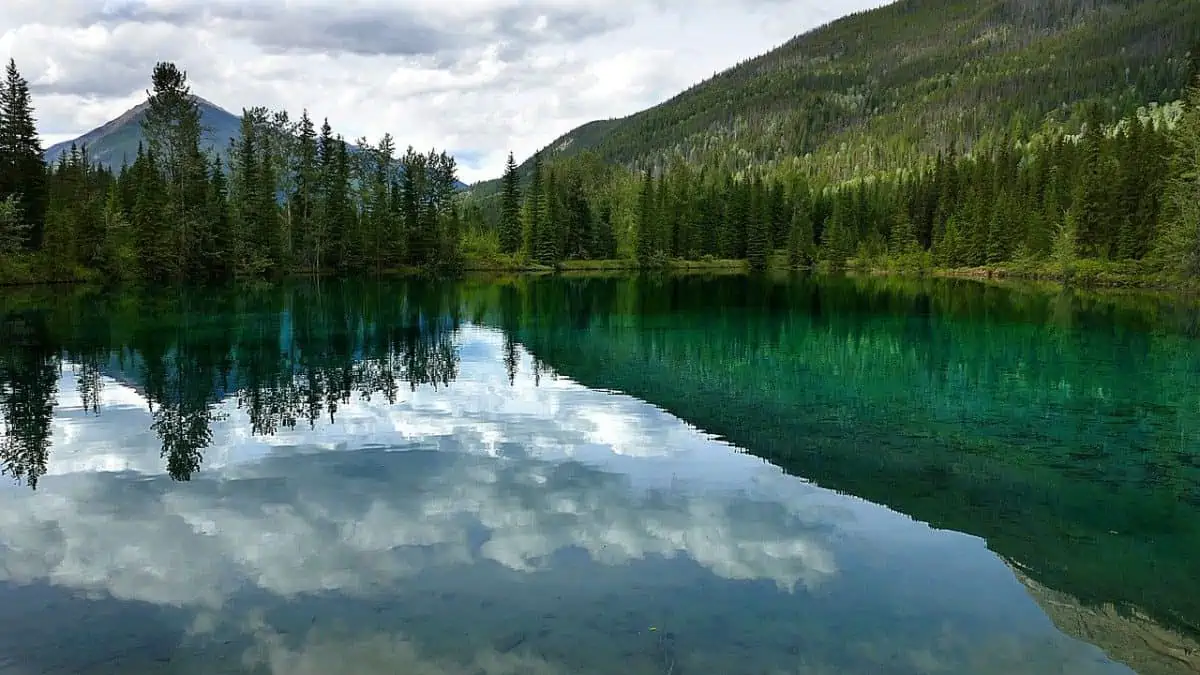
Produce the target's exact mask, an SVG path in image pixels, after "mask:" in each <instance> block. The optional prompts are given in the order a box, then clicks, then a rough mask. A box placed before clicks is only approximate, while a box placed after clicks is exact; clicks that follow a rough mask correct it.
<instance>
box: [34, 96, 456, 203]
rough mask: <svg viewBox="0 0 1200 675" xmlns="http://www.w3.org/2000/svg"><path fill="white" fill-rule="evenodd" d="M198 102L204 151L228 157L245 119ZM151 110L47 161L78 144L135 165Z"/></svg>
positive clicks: (136, 110) (142, 109)
mask: <svg viewBox="0 0 1200 675" xmlns="http://www.w3.org/2000/svg"><path fill="white" fill-rule="evenodd" d="M196 102H197V103H198V104H199V106H200V124H201V125H202V126H203V127H204V134H203V136H202V138H201V146H202V148H203V149H204V150H206V151H208V152H215V153H218V154H220V155H221V156H222V157H224V156H225V154H226V152H227V151H228V149H229V139H231V138H240V137H241V134H242V120H241V117H240V116H238V115H234V114H233V113H231V112H229V111H228V110H226V109H224V108H222V107H221V106H219V105H217V104H215V103H212V102H211V101H207V100H205V99H203V98H201V97H199V96H197V97H196ZM148 106H149V104H148V103H140V104H138V105H136V106H134V107H133V108H130V109H129V110H127V111H125V112H124V113H122V114H121V115H120V116H118V117H117V118H116V119H113V120H111V121H109V122H105V123H104V124H102V125H100V126H99V127H97V128H95V129H92V130H91V131H89V132H87V133H86V134H84V135H82V136H80V137H79V138H75V139H72V140H69V141H63V142H62V143H56V144H54V145H52V146H50V147H49V148H48V149H47V150H46V152H45V156H46V161H47V162H49V163H50V164H54V163H55V162H56V161H58V158H59V156H61V155H62V154H63V153H66V152H70V150H71V144H72V143H74V144H75V145H77V146H82V145H85V144H86V145H87V148H88V155H90V156H91V158H92V159H93V160H94V161H96V162H99V163H100V164H103V165H104V166H107V167H110V168H112V169H114V170H115V169H119V168H120V167H121V164H122V163H124V162H126V161H128V162H130V163H132V162H133V159H134V157H136V156H137V148H138V143H140V142H141V141H142V139H143V136H142V120H143V119H145V117H146V108H147V107H148ZM349 147H350V152H351V153H354V152H358V150H359V148H358V146H356V145H353V144H351V145H350V146H349ZM457 185H458V187H459V188H460V189H462V188H465V187H467V185H466V183H463V182H461V181H459V182H458V184H457Z"/></svg>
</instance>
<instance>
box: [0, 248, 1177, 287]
mask: <svg viewBox="0 0 1200 675" xmlns="http://www.w3.org/2000/svg"><path fill="white" fill-rule="evenodd" d="M1149 267H1150V264H1149V263H1145V262H1107V261H1099V260H1084V261H1080V262H1079V263H1077V265H1076V266H1075V268H1074V269H1073V270H1072V271H1071V273H1070V274H1064V273H1063V271H1062V269H1061V267H1060V266H1059V265H1057V264H1053V263H1028V264H999V265H989V266H982V267H961V268H948V267H922V268H912V267H895V266H888V265H886V264H884V265H859V264H857V263H856V262H855V261H848V264H847V265H846V267H845V268H843V269H842V270H833V269H831V268H829V267H828V266H827V265H825V264H822V263H817V264H815V265H811V266H805V267H795V268H794V267H790V266H788V265H787V264H786V259H785V258H784V256H782V255H775V256H772V260H771V261H770V263H769V264H768V266H767V268H766V270H764V272H763V273H764V274H780V273H785V274H787V273H808V274H813V273H815V274H848V275H863V274H865V275H869V276H879V277H888V276H891V277H899V278H910V279H967V280H975V281H980V282H1031V283H1045V284H1052V285H1057V286H1062V287H1070V288H1079V289H1089V290H1122V289H1125V290H1147V291H1166V292H1172V293H1181V294H1193V293H1200V280H1187V279H1182V278H1179V277H1177V276H1173V275H1170V274H1167V273H1165V272H1163V271H1162V270H1161V269H1157V270H1151V269H1148V268H1149ZM643 272H649V273H656V272H657V273H666V274H689V273H695V274H752V273H753V272H752V270H751V269H750V265H749V263H748V261H746V260H745V259H710V260H669V261H666V262H665V263H663V264H655V265H642V264H640V263H638V262H637V261H636V260H632V259H625V258H617V259H609V260H566V261H562V262H560V263H558V264H556V265H553V266H549V265H542V264H538V263H529V262H511V263H510V262H498V261H480V260H476V261H467V262H465V263H464V264H463V266H462V268H461V269H460V270H459V273H458V275H459V276H463V277H476V278H477V277H480V276H489V275H494V276H575V275H591V274H604V273H612V274H618V275H620V274H639V273H643ZM425 275H427V272H425V271H424V270H421V269H418V268H413V267H398V268H391V269H387V270H383V271H381V272H379V273H377V274H371V273H365V274H350V275H338V274H335V273H333V272H319V273H314V272H311V271H308V272H294V273H291V274H287V275H283V276H280V277H278V278H273V279H271V278H268V279H241V280H239V279H229V280H226V281H225V282H218V283H227V282H244V283H257V282H265V283H278V282H281V281H289V280H301V279H313V278H338V277H340V276H347V277H364V276H365V277H370V276H378V277H380V278H414V277H421V276H425ZM449 276H450V277H451V278H453V277H454V276H456V275H449ZM101 277H102V274H101V273H99V272H94V273H93V272H92V271H90V270H89V271H87V272H86V273H84V274H80V275H78V276H76V277H74V278H69V279H29V280H20V281H17V280H11V279H2V280H0V289H9V288H11V289H17V288H32V287H46V288H53V287H58V286H102V285H103V283H102V282H101V280H100V278H101ZM140 283H142V282H139V281H136V280H135V281H130V282H127V284H125V285H133V286H136V285H139V284H140ZM189 285H190V284H189Z"/></svg>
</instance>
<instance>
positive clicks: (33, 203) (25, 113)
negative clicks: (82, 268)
mask: <svg viewBox="0 0 1200 675" xmlns="http://www.w3.org/2000/svg"><path fill="white" fill-rule="evenodd" d="M10 197H12V198H13V200H14V201H13V206H14V207H16V209H17V211H18V213H19V215H17V216H16V217H15V222H20V223H22V224H23V225H25V226H27V227H23V228H22V232H23V235H24V241H22V245H23V246H25V247H27V248H30V249H36V248H38V247H40V246H41V244H42V233H43V230H44V225H45V218H46V206H47V198H48V195H47V185H46V164H45V160H44V159H43V158H42V145H41V140H40V139H39V138H38V134H37V122H36V120H35V119H34V115H33V99H32V97H31V96H30V94H29V83H28V82H27V81H26V80H25V78H24V77H22V76H21V74H20V72H18V71H17V64H16V62H15V61H13V60H11V59H10V60H9V62H8V67H7V68H6V69H5V77H4V84H3V86H2V87H0V201H3V200H6V199H8V198H10Z"/></svg>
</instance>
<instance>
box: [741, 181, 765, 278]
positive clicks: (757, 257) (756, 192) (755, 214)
mask: <svg viewBox="0 0 1200 675" xmlns="http://www.w3.org/2000/svg"><path fill="white" fill-rule="evenodd" d="M764 192H765V191H764V189H763V184H762V181H761V180H760V179H759V178H757V177H756V178H755V179H754V180H753V181H751V183H750V213H749V214H748V216H747V218H746V260H747V261H748V262H749V263H750V269H752V270H755V271H762V270H765V269H766V268H767V255H768V254H769V253H770V251H769V250H768V249H769V248H770V245H771V244H770V230H771V222H770V211H769V207H768V204H767V197H766V195H765V194H764Z"/></svg>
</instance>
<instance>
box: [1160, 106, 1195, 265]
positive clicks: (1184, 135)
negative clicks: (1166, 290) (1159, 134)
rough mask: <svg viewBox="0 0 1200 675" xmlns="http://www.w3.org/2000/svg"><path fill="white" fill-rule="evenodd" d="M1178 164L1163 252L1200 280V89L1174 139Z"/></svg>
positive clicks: (1172, 182)
mask: <svg viewBox="0 0 1200 675" xmlns="http://www.w3.org/2000/svg"><path fill="white" fill-rule="evenodd" d="M1174 145H1175V154H1174V157H1175V162H1174V167H1173V169H1174V171H1173V174H1172V177H1171V179H1170V181H1169V183H1168V185H1167V189H1166V205H1167V209H1168V211H1167V213H1168V218H1169V221H1168V223H1167V228H1166V229H1167V231H1166V236H1165V237H1164V238H1163V239H1164V241H1163V248H1164V250H1165V251H1166V253H1167V255H1168V256H1169V259H1170V260H1174V261H1177V265H1178V267H1179V271H1180V272H1181V273H1183V274H1184V275H1186V276H1188V277H1190V278H1196V277H1200V85H1198V86H1197V87H1196V88H1193V89H1192V91H1191V95H1190V97H1189V101H1188V108H1187V112H1186V113H1185V115H1184V117H1183V120H1182V121H1181V122H1180V124H1179V127H1178V129H1177V130H1176V134H1175V136H1174Z"/></svg>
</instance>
